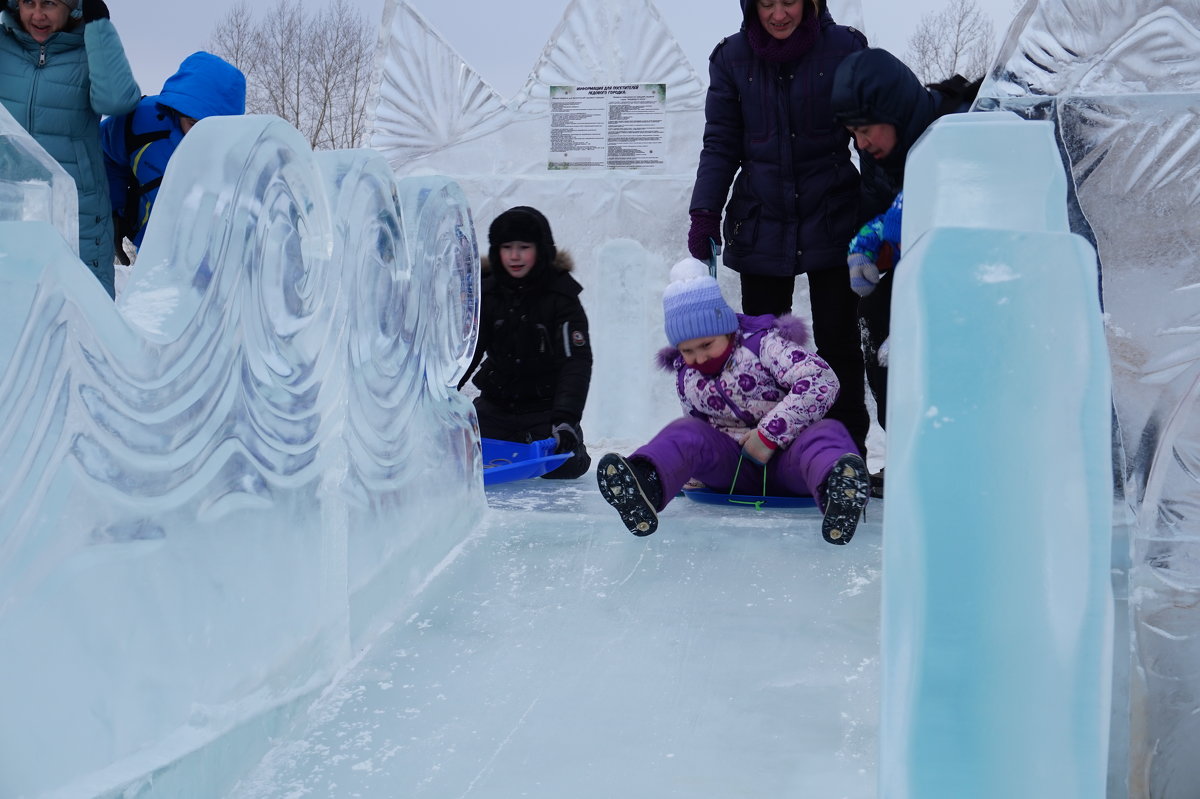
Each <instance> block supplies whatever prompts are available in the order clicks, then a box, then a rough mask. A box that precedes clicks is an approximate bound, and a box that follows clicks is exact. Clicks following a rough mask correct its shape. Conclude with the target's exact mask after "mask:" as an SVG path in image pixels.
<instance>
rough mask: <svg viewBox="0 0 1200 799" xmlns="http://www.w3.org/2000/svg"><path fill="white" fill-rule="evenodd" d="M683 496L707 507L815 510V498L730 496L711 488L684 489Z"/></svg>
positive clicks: (753, 495) (755, 495)
mask: <svg viewBox="0 0 1200 799" xmlns="http://www.w3.org/2000/svg"><path fill="white" fill-rule="evenodd" d="M683 495H684V496H685V497H687V498H688V499H690V500H693V501H695V502H704V503H707V504H709V505H745V506H747V507H750V506H753V507H754V508H756V509H758V510H762V509H763V508H815V507H817V500H816V498H815V497H772V496H764V495H762V494H730V493H728V492H727V491H714V490H712V489H711V488H685V489H683Z"/></svg>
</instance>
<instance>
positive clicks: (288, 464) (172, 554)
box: [0, 116, 483, 797]
mask: <svg viewBox="0 0 1200 799" xmlns="http://www.w3.org/2000/svg"><path fill="white" fill-rule="evenodd" d="M28 169H29V167H28V165H27V164H25V163H24V162H20V163H18V164H16V165H15V166H14V170H15V171H16V173H17V174H19V175H20V174H25V172H24V171H22V170H28ZM0 252H2V254H3V260H4V269H3V270H0V286H2V287H3V291H0V302H2V303H3V305H4V310H3V313H0V319H3V320H4V322H3V323H2V324H0V641H3V652H4V654H3V657H0V707H3V708H4V712H3V713H0V795H3V796H6V797H10V796H11V797H21V796H40V795H43V794H54V795H59V794H61V795H64V796H93V795H109V794H112V795H117V794H120V795H126V792H127V793H128V795H132V794H133V793H137V794H138V795H148V794H149V791H150V786H153V795H157V796H182V795H205V796H219V795H221V793H222V792H223V791H224V790H225V789H227V788H228V785H229V783H230V782H232V780H234V779H236V777H237V775H238V774H239V773H241V772H242V771H243V770H244V768H245V767H246V766H248V765H249V764H250V763H252V762H254V761H255V760H256V759H257V758H258V757H259V756H260V755H261V753H262V751H263V750H264V749H265V748H266V747H267V746H268V739H269V737H270V735H271V734H272V731H274V730H278V729H280V727H281V726H282V725H284V724H286V722H287V720H288V718H289V717H290V716H291V715H292V713H293V712H294V711H295V710H296V709H297V708H299V707H301V706H302V705H303V704H304V703H306V702H307V701H308V700H311V698H312V697H313V696H314V695H315V694H316V693H317V692H319V691H321V690H322V689H323V688H324V686H326V685H327V684H328V683H329V682H330V680H331V679H332V677H333V676H334V675H335V674H336V673H337V671H338V670H339V669H340V668H341V667H342V666H344V665H345V664H346V663H347V662H348V661H349V660H350V659H351V657H352V656H353V655H354V654H355V653H356V652H357V651H358V650H359V649H360V648H361V647H362V646H363V645H364V643H365V642H367V641H368V640H369V639H370V638H371V636H373V635H374V633H375V632H376V631H377V630H378V629H379V628H380V627H381V625H382V624H384V623H385V622H387V621H388V620H390V619H391V618H393V617H394V613H395V612H396V610H397V608H398V607H399V606H400V605H401V604H402V603H404V602H405V601H407V600H408V599H409V598H410V597H411V596H412V595H413V594H414V593H415V592H416V591H417V590H419V588H420V585H421V582H420V581H421V580H423V579H425V577H426V576H427V575H428V574H430V573H431V572H433V571H435V570H436V567H437V565H438V564H439V563H440V562H441V561H442V560H443V559H444V558H445V557H447V555H448V554H449V553H451V552H453V551H454V549H455V547H457V546H459V545H460V544H461V542H462V539H463V537H464V536H465V535H466V534H467V533H468V532H469V531H470V530H471V528H472V527H473V526H474V525H475V523H476V522H477V521H478V519H479V517H480V514H481V513H482V508H483V500H482V481H481V479H480V477H479V473H480V470H481V465H480V463H479V458H478V453H477V450H478V445H477V435H476V433H475V432H474V430H473V416H472V413H471V409H470V406H469V404H468V403H467V402H466V401H465V400H464V399H462V398H461V397H459V395H458V393H457V392H456V391H454V390H453V388H452V385H453V383H454V382H455V380H456V379H457V377H458V375H459V374H460V373H461V371H462V369H463V366H464V358H465V355H464V353H465V352H469V351H470V347H471V346H472V342H473V339H474V336H475V329H474V325H475V321H474V318H475V314H476V307H477V298H476V294H477V281H478V267H477V250H476V245H475V238H474V233H473V230H472V224H471V217H470V213H469V210H468V207H467V205H466V202H465V198H464V197H463V195H462V193H461V191H460V190H459V189H458V187H457V186H456V185H455V184H454V183H452V182H450V181H448V180H447V179H445V178H439V177H426V178H413V179H408V180H404V181H400V182H397V181H396V180H395V179H394V178H393V177H392V174H391V171H390V169H389V168H388V166H387V164H386V162H385V161H384V159H383V158H382V157H381V156H379V155H378V154H377V153H374V152H371V151H366V150H361V151H345V152H336V153H322V154H320V155H319V156H314V154H313V153H312V152H311V150H309V148H308V145H307V144H306V142H305V141H304V139H303V137H302V136H300V134H299V133H298V132H296V131H295V130H294V129H293V128H291V127H290V126H288V125H286V124H285V123H283V122H282V121H281V120H278V119H275V118H273V117H255V116H249V117H238V118H226V119H209V120H204V121H202V122H201V123H199V124H198V125H197V126H196V127H195V128H194V129H193V130H192V131H191V132H190V133H189V134H188V136H187V138H186V139H185V140H184V142H183V144H182V145H181V146H180V148H179V149H178V150H177V151H176V153H175V156H174V157H173V159H172V161H171V165H170V168H169V169H168V171H167V175H166V179H165V180H164V182H163V184H162V187H161V189H160V191H159V195H158V200H157V202H156V204H155V212H154V217H153V218H152V220H151V223H150V226H149V229H148V231H147V234H146V237H145V241H144V243H143V247H142V250H141V253H140V257H139V259H138V262H137V265H136V267H135V269H134V272H133V274H132V276H131V280H130V283H129V285H128V287H127V289H126V291H125V293H124V294H123V295H122V297H121V299H120V302H119V303H118V304H117V305H116V306H115V307H114V305H113V304H112V303H111V302H110V301H109V300H108V298H107V297H106V296H105V295H104V294H103V291H102V290H101V289H100V287H99V285H98V284H97V283H96V282H95V281H94V280H89V279H86V278H81V276H85V275H86V272H85V271H83V270H84V267H83V265H82V264H81V263H80V262H79V260H78V258H77V257H76V256H74V255H73V254H72V253H71V252H70V250H69V249H68V247H67V245H66V244H65V243H64V241H63V239H62V237H61V236H59V235H58V234H57V233H56V232H55V230H54V229H53V228H51V227H50V226H49V225H48V224H47V223H46V222H0ZM215 762H219V763H220V764H221V765H220V766H219V767H215V768H214V767H213V765H212V764H213V763H215Z"/></svg>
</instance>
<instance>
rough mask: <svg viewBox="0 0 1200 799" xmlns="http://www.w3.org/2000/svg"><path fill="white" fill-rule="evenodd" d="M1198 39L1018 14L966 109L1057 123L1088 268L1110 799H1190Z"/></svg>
mask: <svg viewBox="0 0 1200 799" xmlns="http://www.w3.org/2000/svg"><path fill="white" fill-rule="evenodd" d="M1198 25H1200V2H1197V0H1166V1H1165V2H1164V1H1163V0H1122V1H1121V2H1115V1H1113V0H1108V1H1106V2H1097V1H1096V0H1086V1H1085V0H1042V2H1041V3H1040V4H1035V3H1033V2H1029V3H1028V4H1027V5H1026V6H1025V8H1024V9H1023V10H1022V12H1021V14H1020V15H1019V16H1018V18H1017V20H1016V21H1015V22H1014V24H1013V27H1012V28H1011V29H1010V31H1009V33H1008V37H1007V40H1006V42H1005V44H1004V46H1003V47H1002V49H1001V53H1000V56H999V61H998V65H997V66H996V68H995V69H994V70H993V72H992V73H991V75H990V76H989V79H988V81H987V82H986V83H985V85H984V87H983V90H982V91H981V93H980V101H979V104H980V106H981V107H999V108H1008V109H1012V110H1014V111H1016V112H1018V113H1020V114H1021V115H1023V116H1026V117H1029V118H1034V119H1049V120H1053V121H1054V123H1055V126H1056V130H1057V132H1058V136H1059V141H1060V147H1061V149H1062V151H1063V153H1064V155H1065V157H1066V160H1067V163H1068V164H1069V169H1070V174H1071V183H1072V186H1071V188H1072V194H1071V196H1072V229H1074V230H1075V231H1076V232H1079V233H1082V234H1084V235H1086V236H1088V237H1090V238H1091V239H1092V240H1093V241H1094V242H1095V244H1096V247H1097V252H1098V255H1099V259H1100V264H1101V276H1102V279H1101V290H1102V295H1103V304H1104V310H1105V320H1106V332H1107V336H1108V342H1109V348H1110V350H1111V354H1112V355H1111V357H1112V370H1113V392H1114V407H1115V421H1116V430H1115V439H1116V440H1115V441H1114V447H1115V450H1116V462H1117V464H1118V468H1117V469H1116V473H1115V474H1114V482H1115V484H1116V485H1117V487H1118V489H1119V491H1120V492H1121V493H1122V494H1123V498H1124V502H1122V503H1120V504H1119V505H1118V506H1117V507H1116V509H1115V513H1116V518H1117V520H1118V521H1119V522H1120V523H1121V525H1120V526H1119V527H1118V534H1117V537H1116V538H1115V541H1114V545H1115V547H1114V567H1115V569H1116V571H1115V578H1114V579H1115V587H1116V590H1117V593H1118V597H1119V598H1123V597H1125V596H1128V602H1129V607H1128V626H1129V633H1128V635H1129V638H1130V640H1131V646H1130V647H1127V646H1125V645H1124V644H1122V645H1120V646H1118V647H1117V652H1118V658H1117V660H1116V662H1115V671H1116V674H1117V682H1116V692H1115V696H1116V698H1117V700H1118V702H1117V704H1116V707H1115V710H1114V712H1115V715H1114V724H1113V730H1114V741H1113V743H1114V746H1113V756H1114V761H1113V764H1112V770H1113V779H1112V784H1111V785H1110V788H1109V795H1110V796H1114V797H1123V796H1125V795H1128V796H1130V797H1133V798H1134V799H1147V798H1148V797H1152V798H1153V799H1181V798H1182V797H1193V796H1195V795H1196V793H1197V791H1200V759H1197V758H1196V757H1195V756H1194V752H1195V742H1196V741H1197V740H1200V715H1197V713H1196V712H1195V711H1196V708H1197V707H1198V706H1200V669H1198V668H1197V666H1196V664H1197V662H1200V615H1198V614H1197V613H1196V610H1195V609H1196V606H1197V604H1198V603H1200V548H1198V547H1200V477H1198V475H1200V467H1198V466H1197V464H1198V463H1200V332H1198V331H1200V325H1198V322H1200V310H1198V309H1200V288H1198V287H1200V255H1198V253H1200V231H1198V230H1197V228H1196V225H1195V219H1196V217H1197V210H1198V206H1200V192H1198V191H1197V186H1198V185H1200V112H1198V111H1197V108H1198V107H1200V104H1198V102H1197V98H1198V97H1200V62H1198V61H1197V60H1196V58H1195V53H1196V52H1197V50H1198V49H1200V30H1198ZM1126 532H1127V534H1128V541H1127V540H1126V538H1125V535H1126ZM1120 621H1121V622H1123V621H1124V619H1121V620H1120ZM1124 628H1125V625H1124V624H1123V623H1121V624H1120V625H1119V627H1118V629H1119V630H1121V631H1123V630H1124ZM1129 652H1131V654H1132V657H1129V655H1127V654H1126V653H1129ZM1126 748H1128V753H1127V755H1126V751H1125V750H1126ZM1126 792H1127V794H1126Z"/></svg>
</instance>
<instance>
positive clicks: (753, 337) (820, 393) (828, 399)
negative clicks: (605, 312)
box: [659, 314, 840, 448]
mask: <svg viewBox="0 0 1200 799" xmlns="http://www.w3.org/2000/svg"><path fill="white" fill-rule="evenodd" d="M738 322H739V329H738V331H737V333H735V337H736V338H735V340H734V348H733V352H732V353H730V355H729V360H728V361H727V362H726V363H725V368H724V369H722V371H721V374H720V375H718V376H716V377H715V378H714V377H708V376H707V375H703V374H701V373H700V372H699V371H698V370H696V369H693V368H692V367H690V366H688V365H687V364H685V363H684V362H683V356H682V355H680V354H679V351H678V350H676V349H674V348H671V347H667V348H665V349H663V350H662V351H660V353H659V365H660V366H661V367H663V368H664V369H667V370H668V371H673V372H675V374H676V381H675V382H676V386H677V389H678V392H679V401H680V402H681V403H682V404H683V410H684V412H685V413H689V414H691V415H692V416H696V417H698V418H701V419H705V420H707V421H708V422H709V424H711V425H713V426H714V427H716V428H717V429H718V430H721V431H722V432H724V433H726V434H728V435H729V436H731V437H732V438H734V439H740V438H741V437H742V436H743V435H745V434H746V433H747V432H748V431H750V430H752V429H754V428H757V429H758V431H759V433H761V434H762V436H763V438H765V439H767V440H768V441H770V442H771V443H773V444H776V445H777V446H779V447H780V448H784V447H787V446H788V445H789V444H791V443H792V441H794V440H795V438H796V436H797V435H799V433H800V432H801V431H802V430H804V429H805V428H806V427H808V426H809V425H812V424H814V423H815V422H817V421H819V420H821V419H822V418H824V416H825V414H826V413H827V412H828V411H829V407H830V406H831V405H833V401H834V399H835V398H836V397H837V395H838V391H839V390H840V386H839V385H838V379H837V376H836V375H834V373H833V370H832V369H831V368H830V367H829V364H827V363H825V361H823V360H821V359H820V358H818V357H817V356H816V355H815V354H814V353H813V352H811V351H809V350H808V349H806V345H807V343H808V328H807V327H806V326H805V324H804V322H803V321H801V320H800V319H797V318H796V317H794V316H791V315H785V316H782V317H778V318H776V317H774V316H745V315H743V314H738Z"/></svg>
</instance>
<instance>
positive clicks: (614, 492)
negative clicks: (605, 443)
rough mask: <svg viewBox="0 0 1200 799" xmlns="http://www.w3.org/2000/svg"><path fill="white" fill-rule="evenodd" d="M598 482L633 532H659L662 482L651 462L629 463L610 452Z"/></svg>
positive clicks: (602, 462)
mask: <svg viewBox="0 0 1200 799" xmlns="http://www.w3.org/2000/svg"><path fill="white" fill-rule="evenodd" d="M596 482H597V483H598V484H599V486H600V495H601V496H603V497H604V500H605V501H606V502H607V503H608V504H609V505H612V506H613V507H614V508H616V509H617V513H619V514H621V521H622V522H624V523H625V526H626V527H627V528H628V529H629V532H631V533H633V534H634V535H650V534H651V533H653V532H654V531H655V530H657V529H658V512H657V511H658V507H659V505H660V504H661V503H662V495H663V492H662V481H661V480H660V479H659V477H658V472H656V471H654V467H653V466H651V465H650V464H649V463H648V462H646V461H643V460H626V459H625V458H622V457H621V456H620V455H618V454H617V453H615V452H609V453H608V454H606V455H605V456H604V457H602V458H601V459H600V463H599V464H597V466H596Z"/></svg>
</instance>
